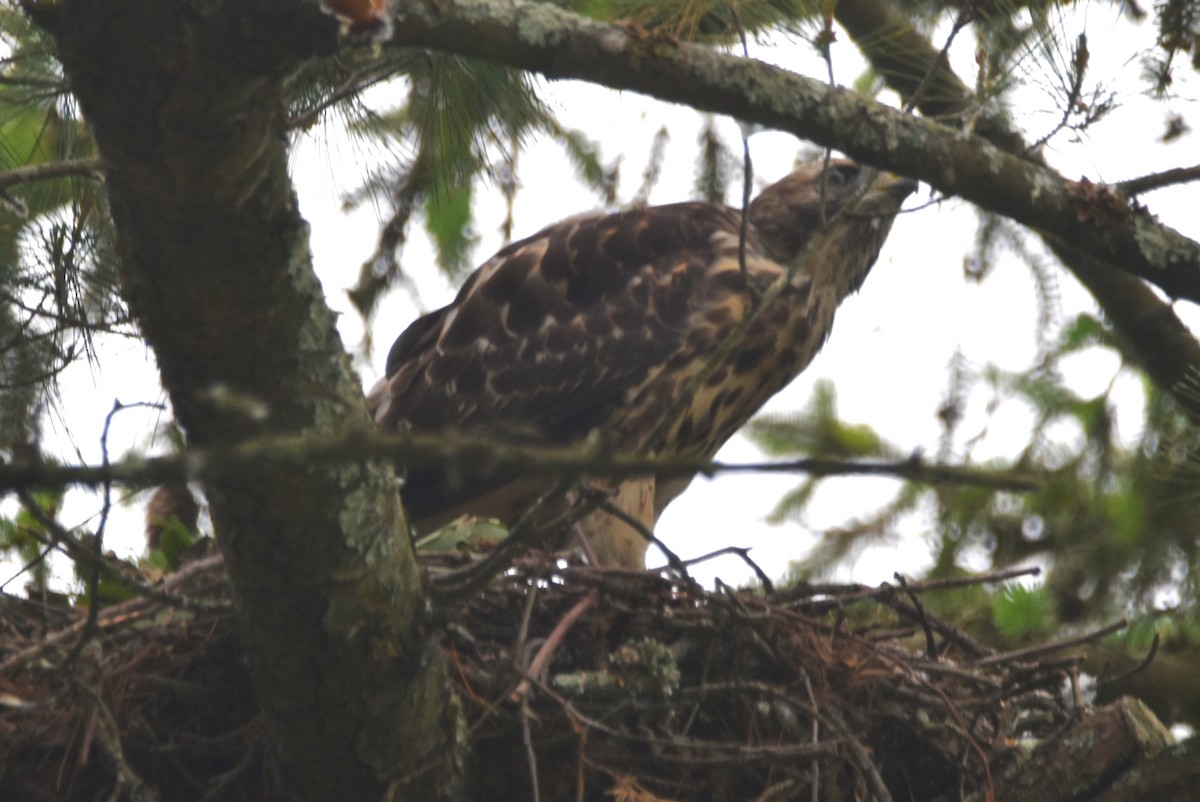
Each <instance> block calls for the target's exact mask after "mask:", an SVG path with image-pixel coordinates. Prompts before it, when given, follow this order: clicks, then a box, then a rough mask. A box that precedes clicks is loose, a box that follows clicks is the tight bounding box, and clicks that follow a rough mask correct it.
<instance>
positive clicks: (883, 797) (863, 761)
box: [824, 707, 892, 802]
mask: <svg viewBox="0 0 1200 802" xmlns="http://www.w3.org/2000/svg"><path fill="white" fill-rule="evenodd" d="M824 719H825V720H826V721H828V722H830V723H831V724H833V725H834V729H835V730H836V731H837V733H838V734H839V735H841V736H842V738H844V739H845V743H846V746H847V748H849V750H850V754H851V756H852V757H853V758H854V764H855V765H856V766H858V769H859V771H861V772H862V773H863V775H864V776H865V777H866V779H867V785H868V786H870V788H871V792H872V793H873V794H875V799H876V800H877V802H892V795H891V794H890V793H888V789H887V786H886V785H885V784H884V782H883V777H881V776H880V774H879V769H877V768H876V767H875V764H874V763H873V762H872V761H871V756H870V755H868V754H867V749H866V747H865V746H863V745H862V744H861V743H859V742H858V739H857V738H855V737H854V733H852V732H851V731H850V727H849V726H848V725H847V724H846V720H845V719H844V718H842V714H841V713H839V712H838V711H837V710H836V709H834V708H833V707H827V708H825V713H824Z"/></svg>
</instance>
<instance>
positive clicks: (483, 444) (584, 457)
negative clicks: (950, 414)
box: [0, 428, 1041, 492]
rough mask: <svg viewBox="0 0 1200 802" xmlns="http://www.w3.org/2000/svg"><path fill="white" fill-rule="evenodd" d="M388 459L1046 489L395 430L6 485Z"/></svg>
mask: <svg viewBox="0 0 1200 802" xmlns="http://www.w3.org/2000/svg"><path fill="white" fill-rule="evenodd" d="M377 459H388V460H392V461H394V462H397V463H403V464H407V465H420V466H425V465H452V466H453V467H454V470H455V472H456V474H461V475H466V476H471V475H485V476H486V475H493V474H504V475H506V476H551V477H557V478H563V479H571V478H576V477H580V476H592V477H600V476H603V477H611V478H614V479H620V478H625V477H630V476H639V475H645V474H648V473H655V474H659V475H663V476H691V475H693V474H697V473H699V474H703V475H705V476H714V475H716V474H718V473H808V474H812V475H814V476H822V477H827V476H853V475H865V476H892V477H895V478H897V479H904V480H907V481H910V482H921V483H925V484H963V485H974V486H979V487H986V488H990V489H992V490H1001V491H1012V492H1031V491H1036V490H1038V489H1039V488H1040V487H1041V482H1040V480H1038V479H1037V478H1036V477H1033V476H1030V475H1027V474H1019V473H1011V472H1006V471H995V470H987V469H981V468H970V467H963V466H955V465H927V464H925V463H924V462H922V461H921V460H920V459H917V458H915V457H914V458H910V459H907V460H902V461H898V462H886V461H861V462H859V461H845V460H836V459H826V458H822V457H813V458H804V459H796V460H787V461H784V462H746V463H727V462H718V461H715V460H695V459H682V458H672V457H651V456H639V455H635V454H613V453H609V452H603V451H596V450H594V449H588V448H579V447H560V446H530V445H523V444H516V443H508V442H505V441H503V440H485V439H481V438H480V437H479V436H477V435H468V434H465V433H462V432H458V431H447V432H438V433H433V434H429V433H409V434H401V435H393V434H385V433H383V432H379V431H376V430H374V429H366V428H363V429H356V430H352V431H349V432H346V433H343V434H337V435H304V436H299V435H296V436H281V437H263V438H259V439H256V440H249V441H246V442H242V443H238V444H236V445H230V446H213V447H208V448H193V449H190V450H189V451H188V452H187V453H184V454H178V455H172V456H167V457H154V458H151V459H139V458H134V459H128V460H125V461H124V462H115V463H111V464H109V465H107V466H106V465H51V464H46V463H40V462H38V463H34V462H17V463H11V464H4V463H0V489H17V488H30V487H62V486H64V485H83V486H92V487H96V486H100V485H103V484H105V483H106V482H114V483H119V484H123V485H127V486H130V487H150V486H152V485H157V484H162V483H163V482H186V481H190V480H193V479H206V478H211V477H213V476H219V475H223V474H230V473H239V472H243V471H247V470H252V469H254V468H256V467H257V468H262V467H266V466H274V467H278V466H296V467H305V466H313V465H332V464H347V463H361V462H367V461H371V460H377Z"/></svg>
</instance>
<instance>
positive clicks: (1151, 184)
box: [1114, 164, 1200, 197]
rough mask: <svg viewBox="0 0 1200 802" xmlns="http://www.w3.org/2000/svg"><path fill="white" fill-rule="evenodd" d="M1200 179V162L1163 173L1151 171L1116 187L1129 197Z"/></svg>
mask: <svg viewBox="0 0 1200 802" xmlns="http://www.w3.org/2000/svg"><path fill="white" fill-rule="evenodd" d="M1197 179H1200V164H1197V165H1193V166H1192V167H1176V168H1175V169H1173V170H1163V171H1162V172H1161V173H1151V174H1150V175H1144V176H1141V177H1140V178H1131V179H1129V180H1128V181H1122V182H1121V183H1119V184H1117V185H1116V186H1115V187H1114V189H1116V190H1117V191H1118V192H1120V193H1121V194H1122V195H1125V196H1127V197H1133V196H1134V195H1141V194H1142V193H1144V192H1152V191H1154V190H1156V189H1163V188H1164V187H1171V186H1175V185H1176V184H1186V183H1188V182H1189V181H1196V180H1197Z"/></svg>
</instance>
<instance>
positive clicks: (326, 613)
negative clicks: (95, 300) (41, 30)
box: [30, 0, 461, 800]
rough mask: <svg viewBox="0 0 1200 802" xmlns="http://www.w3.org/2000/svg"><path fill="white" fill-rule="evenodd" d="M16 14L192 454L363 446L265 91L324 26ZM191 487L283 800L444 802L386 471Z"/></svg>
mask: <svg viewBox="0 0 1200 802" xmlns="http://www.w3.org/2000/svg"><path fill="white" fill-rule="evenodd" d="M30 10H31V13H32V14H33V16H34V17H35V18H36V19H37V20H38V21H39V22H41V23H42V24H44V25H45V26H46V27H48V28H49V29H50V30H51V32H52V33H53V34H54V36H55V37H56V39H57V42H58V45H59V50H60V55H61V58H62V61H63V64H64V65H65V67H66V70H67V74H68V76H69V78H70V81H71V86H72V89H73V90H74V92H75V93H76V94H77V96H78V98H79V102H80V104H81V106H82V108H83V110H84V112H85V114H86V115H87V118H88V121H89V123H90V124H91V126H92V129H93V131H94V132H95V137H96V141H97V142H98V143H99V145H100V149H101V152H102V153H103V157H104V160H105V165H106V175H107V180H108V190H109V196H110V198H111V202H112V212H113V217H114V220H115V222H116V226H117V230H118V234H119V238H120V242H119V249H120V254H121V258H122V263H123V275H122V281H123V291H124V293H125V295H126V297H127V299H128V301H129V304H130V307H131V309H132V310H133V312H134V313H135V315H136V317H137V320H138V321H139V323H140V325H141V327H142V330H143V332H144V333H145V335H146V338H147V339H148V340H149V342H150V343H151V345H152V346H153V347H154V350H155V353H156V355H157V357H158V361H159V365H160V368H161V371H162V377H163V383H164V385H165V387H166V388H167V391H168V392H169V394H170V397H171V401H172V403H173V405H174V408H175V413H176V416H177V417H178V419H179V421H180V423H181V424H182V425H183V427H184V429H185V430H186V432H187V434H188V438H189V440H190V442H191V443H192V444H194V445H200V446H207V445H219V444H228V443H231V442H235V441H238V440H242V439H246V438H252V437H255V436H261V435H264V434H273V435H281V434H335V433H339V432H344V431H346V430H347V429H348V428H350V427H360V426H362V427H365V426H368V425H369V422H368V417H367V414H366V410H365V406H364V404H363V400H362V390H361V388H360V386H359V383H358V380H357V379H356V377H355V376H354V374H353V372H352V370H351V368H350V365H349V360H348V359H347V357H346V354H345V352H344V350H343V348H342V345H341V342H340V340H339V339H338V336H337V333H336V331H335V328H334V320H333V315H332V314H331V312H330V311H329V309H328V307H327V306H326V304H325V302H324V297H323V295H322V293H321V289H320V285H319V283H318V280H317V278H316V275H315V274H314V272H313V270H312V265H311V261H310V256H309V252H308V229H307V224H306V223H305V222H304V220H303V219H302V218H301V217H300V215H299V213H298V211H297V207H296V198H295V195H294V193H293V190H292V186H291V183H290V180H289V177H288V173H287V152H286V133H285V130H284V109H283V104H282V81H283V77H284V74H285V72H286V71H287V70H288V69H290V68H292V67H295V66H296V65H297V64H299V62H300V61H301V60H302V59H304V58H307V57H310V56H311V55H314V54H316V53H317V52H318V51H320V50H321V49H325V50H329V49H331V48H332V47H333V45H334V43H335V36H336V26H335V24H334V22H333V20H332V18H330V17H327V16H325V15H324V14H322V13H320V12H319V11H318V10H317V9H316V8H315V7H314V6H308V5H300V4H296V3H291V2H288V3H280V2H277V0H276V1H272V0H267V1H266V2H261V1H260V2H243V0H238V2H232V0H231V1H230V2H220V1H218V2H209V3H184V2H164V0H136V1H134V0H111V2H98V1H97V0H68V1H67V2H63V3H60V4H57V5H51V4H45V5H35V6H32V7H31V9H30ZM196 467H197V471H198V474H199V475H200V476H201V477H202V479H203V481H204V485H205V489H206V492H207V494H208V499H209V502H210V505H211V509H212V515H213V520H214V525H215V528H216V530H217V534H218V539H219V541H220V544H221V547H222V549H223V550H224V552H225V554H226V557H227V563H228V565H229V570H230V575H231V578H232V580H233V584H234V588H235V593H236V597H237V602H238V607H239V619H240V624H241V630H242V634H243V640H244V648H245V650H246V654H247V657H248V660H249V663H250V666H251V669H252V674H253V677H254V680H255V684H256V689H257V694H258V697H259V700H260V702H261V705H262V708H263V711H264V714H265V720H266V724H267V726H268V728H269V731H270V732H271V733H272V735H273V740H274V742H275V743H276V744H277V745H278V756H279V760H280V762H281V765H282V768H283V776H284V779H285V782H286V783H287V784H288V785H289V787H290V788H291V789H292V791H293V792H294V793H296V794H297V795H298V796H300V797H302V798H308V799H331V798H345V799H377V798H380V797H381V796H382V794H383V793H384V792H385V791H386V790H387V789H388V788H389V786H391V787H392V788H393V792H394V794H395V795H394V796H393V798H397V799H420V800H427V799H439V798H457V794H458V791H459V788H458V784H459V772H460V771H461V761H459V760H458V759H457V756H458V752H457V750H458V738H459V727H458V717H457V713H456V709H457V708H456V705H455V702H454V699H453V696H452V694H451V691H450V689H449V684H448V681H447V675H446V672H445V667H444V663H443V660H442V657H441V653H440V651H439V649H438V645H437V639H436V637H432V636H431V634H430V632H429V631H428V628H427V627H426V625H425V624H426V622H425V615H424V610H425V608H426V605H425V600H424V595H423V591H422V588H421V585H420V580H419V576H418V573H417V569H416V566H415V564H414V557H413V553H412V549H411V546H410V545H409V543H408V540H407V536H406V532H405V525H404V518H403V515H402V513H401V510H400V505H399V500H398V497H397V493H396V483H395V478H394V476H393V473H392V469H391V467H390V466H389V465H388V464H387V463H385V462H380V461H374V462H370V463H365V464H361V465H352V466H346V465H339V466H332V467H331V466H327V465H312V466H310V467H304V468H299V469H297V468H294V467H286V466H283V467H280V466H278V465H272V464H263V465H259V466H256V467H254V468H253V469H251V470H242V471H238V472H236V473H234V472H229V471H226V472H222V473H219V474H218V473H215V472H214V473H209V472H206V471H205V466H203V465H198V466H196Z"/></svg>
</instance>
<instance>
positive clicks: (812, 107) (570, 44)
mask: <svg viewBox="0 0 1200 802" xmlns="http://www.w3.org/2000/svg"><path fill="white" fill-rule="evenodd" d="M838 14H839V18H840V17H841V14H842V11H841V8H840V7H839V10H838ZM394 42H395V44H398V45H402V46H409V47H428V48H434V49H438V50H444V51H446V52H451V53H457V54H459V55H464V56H472V57H477V58H484V59H488V60H490V61H494V62H497V63H502V64H507V65H509V66H513V67H519V68H522V69H526V70H532V71H535V72H540V73H542V74H544V75H546V76H547V77H549V78H581V79H585V80H588V81H593V82H596V83H599V84H602V85H605V86H610V87H613V88H617V89H631V90H634V91H638V92H644V93H646V94H649V95H652V96H654V97H657V98H660V99H662V100H669V101H674V102H678V103H686V104H687V105H689V106H692V107H694V108H696V109H700V110H704V111H714V112H720V113H723V114H729V115H732V116H734V117H737V118H739V119H743V120H748V121H753V122H758V123H761V124H763V125H767V126H770V127H772V128H777V129H779V130H783V131H789V132H791V133H793V134H796V135H797V136H802V137H805V138H808V139H811V140H813V141H815V142H817V143H819V144H821V145H829V146H835V147H837V148H839V149H840V150H842V151H844V152H845V153H847V154H848V155H850V156H851V157H853V158H855V159H858V160H859V161H862V162H865V163H868V164H871V165H873V166H876V167H880V168H885V169H888V170H892V171H893V172H897V173H901V174H903V175H907V176H912V177H914V178H919V179H921V180H923V181H926V182H928V183H929V184H931V185H933V186H934V187H936V188H938V189H939V190H941V191H942V192H944V193H947V194H951V195H959V196H961V197H963V198H966V199H967V200H970V201H972V202H974V203H976V204H978V205H979V206H982V207H984V208H986V209H990V210H992V211H995V212H997V213H999V214H1002V215H1004V216H1006V217H1010V218H1012V219H1014V220H1016V221H1018V222H1021V223H1024V224H1026V225H1028V226H1030V227H1032V228H1034V229H1035V230H1038V231H1041V232H1044V233H1045V234H1048V235H1052V236H1055V237H1059V238H1061V239H1063V240H1065V241H1066V242H1070V243H1072V244H1073V245H1074V246H1075V247H1078V248H1079V249H1081V250H1082V251H1084V252H1085V253H1087V254H1089V255H1091V256H1093V257H1095V258H1097V259H1103V260H1106V261H1109V262H1110V263H1112V264H1119V265H1121V266H1122V267H1123V268H1124V269H1126V270H1129V271H1130V272H1132V273H1135V274H1137V275H1139V276H1142V277H1143V278H1146V279H1147V280H1149V281H1152V282H1153V283H1155V284H1157V285H1158V286H1160V287H1161V288H1162V289H1163V290H1165V291H1166V292H1167V293H1168V294H1170V295H1172V296H1174V297H1179V298H1188V299H1190V300H1195V301H1200V245H1197V243H1196V242H1194V241H1192V240H1191V239H1188V238H1187V237H1184V236H1183V235H1181V234H1180V233H1179V232H1177V231H1175V230H1174V229H1172V228H1170V227H1168V226H1164V225H1162V224H1160V223H1158V222H1157V221H1156V220H1155V219H1154V218H1153V217H1152V216H1151V215H1149V214H1148V213H1146V212H1145V211H1144V210H1141V209H1137V208H1134V207H1132V206H1130V205H1129V204H1128V203H1127V202H1125V201H1124V200H1123V199H1121V198H1120V197H1119V196H1118V195H1117V194H1116V193H1114V192H1112V191H1111V190H1109V189H1108V188H1107V187H1105V186H1103V185H1097V184H1093V183H1091V182H1089V181H1087V180H1086V179H1084V180H1081V181H1079V182H1074V181H1068V180H1066V179H1064V178H1063V177H1062V176H1061V175H1059V174H1058V173H1056V172H1055V171H1053V170H1050V169H1048V168H1047V167H1045V166H1043V165H1040V164H1037V163H1036V162H1034V161H1031V160H1029V159H1027V158H1023V157H1018V156H1014V155H1011V154H1009V153H1006V152H1005V151H1004V150H1002V149H1001V148H998V147H996V146H995V145H993V144H991V143H990V142H988V141H987V140H985V139H983V138H981V137H979V136H975V135H973V134H971V133H970V132H964V131H963V130H962V129H961V128H958V129H956V128H950V127H946V126H943V125H939V124H938V123H935V122H931V121H929V120H925V119H920V118H916V117H913V116H911V115H906V114H904V113H902V112H900V111H898V110H896V109H892V108H889V107H887V106H884V105H882V104H879V103H876V102H874V101H872V100H868V99H865V98H863V97H862V96H860V95H858V94H857V93H855V92H853V91H850V90H847V89H842V88H837V87H829V86H827V85H826V84H823V83H820V82H818V81H814V80H812V79H809V78H805V77H802V76H800V75H796V74H795V73H791V72H788V71H787V70H783V69H780V68H778V67H774V66H772V65H769V64H765V63H763V62H759V61H755V60H753V59H746V58H739V57H736V56H731V55H727V54H724V53H720V52H717V51H715V50H713V49H711V48H708V47H703V46H699V45H693V44H689V43H683V42H677V41H675V40H671V39H667V38H665V37H661V36H656V35H653V34H647V33H645V32H643V31H640V30H637V29H633V28H626V27H622V26H619V25H608V24H602V23H597V22H592V21H590V20H587V19H585V18H583V17H580V16H578V15H576V14H572V13H570V12H567V11H563V10H561V9H558V8H555V7H553V6H551V5H548V4H539V3H530V2H524V1H523V0H514V1H513V2H511V3H506V4H504V5H497V4H493V3H487V2H482V0H437V2H436V3H435V2H431V1H430V0H427V1H426V2H421V3H419V2H414V3H410V4H406V5H405V6H404V7H403V9H402V10H401V11H400V13H399V15H398V16H397V24H396V33H395V38H394ZM935 88H936V89H939V90H940V89H941V87H940V86H936V85H935ZM928 94H934V95H936V94H938V93H937V92H929V93H928Z"/></svg>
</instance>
